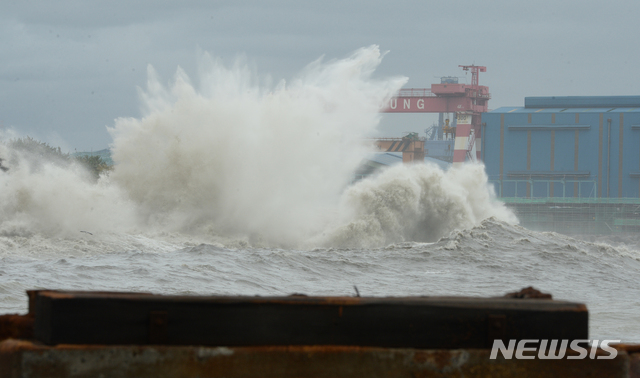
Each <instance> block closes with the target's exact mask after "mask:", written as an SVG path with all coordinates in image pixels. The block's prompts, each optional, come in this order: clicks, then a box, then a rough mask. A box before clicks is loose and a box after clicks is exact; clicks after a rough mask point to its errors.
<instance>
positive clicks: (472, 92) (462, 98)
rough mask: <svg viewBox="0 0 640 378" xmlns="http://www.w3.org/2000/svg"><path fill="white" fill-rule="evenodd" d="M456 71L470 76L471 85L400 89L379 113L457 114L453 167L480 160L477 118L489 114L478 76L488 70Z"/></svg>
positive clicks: (486, 94) (469, 68)
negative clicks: (468, 72)
mask: <svg viewBox="0 0 640 378" xmlns="http://www.w3.org/2000/svg"><path fill="white" fill-rule="evenodd" d="M459 67H461V68H462V69H463V70H464V71H470V72H471V85H469V84H452V83H441V84H431V89H430V90H429V89H417V88H409V89H401V90H400V91H399V92H398V94H397V96H395V97H392V98H391V99H390V100H389V103H388V104H387V106H386V107H385V108H383V110H382V112H384V113H456V121H457V125H456V128H455V130H453V131H452V132H453V133H455V147H454V152H453V162H454V164H456V163H462V162H464V161H466V160H467V159H469V160H477V159H480V154H481V151H480V138H481V137H482V136H481V128H480V115H481V113H484V112H487V111H488V102H489V99H490V98H491V94H489V87H486V86H483V85H479V75H480V72H487V67H484V66H476V65H471V66H463V65H461V66H459ZM423 153H424V152H423ZM403 160H404V158H403Z"/></svg>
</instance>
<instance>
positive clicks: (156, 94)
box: [0, 46, 640, 342]
mask: <svg viewBox="0 0 640 378" xmlns="http://www.w3.org/2000/svg"><path fill="white" fill-rule="evenodd" d="M381 59H382V54H381V53H380V52H379V51H378V49H377V47H375V46H373V47H370V48H365V49H361V50H358V51H357V52H355V53H354V54H353V55H352V56H350V57H348V58H347V59H343V60H338V61H332V62H329V63H323V62H322V61H318V62H314V63H312V64H311V65H309V66H308V67H307V68H306V69H305V70H303V72H302V73H301V74H300V75H299V77H297V78H296V79H295V80H293V81H292V82H290V83H285V82H280V83H278V84H275V85H270V84H265V83H263V81H265V80H261V79H259V78H256V77H255V74H253V73H252V72H251V70H248V69H247V68H246V67H245V66H244V65H242V64H241V63H238V64H237V65H236V66H234V67H233V68H230V69H228V68H225V67H224V66H222V65H221V64H220V63H219V62H218V61H216V60H215V59H212V58H210V57H208V56H206V55H205V56H203V57H202V62H201V66H202V67H201V71H202V72H201V78H200V79H201V80H200V82H199V84H198V85H196V84H192V83H191V81H190V79H189V78H188V77H186V75H185V74H184V73H183V72H182V71H180V70H178V73H177V74H176V78H175V80H174V82H173V84H172V85H170V86H169V87H165V86H163V85H161V84H160V82H159V80H158V79H157V78H156V77H155V74H154V73H153V70H152V69H150V74H149V83H148V85H147V89H146V90H145V91H141V97H142V104H143V108H144V116H143V117H141V118H140V119H133V118H131V119H119V120H116V122H115V125H114V126H113V128H111V132H112V135H113V137H114V143H113V145H112V146H111V148H112V151H113V159H114V162H115V164H116V165H115V168H114V170H113V171H112V172H111V173H110V174H109V175H106V176H104V177H101V178H100V179H99V180H98V182H95V181H94V180H92V179H91V177H90V175H89V174H87V173H86V172H84V171H83V170H82V169H81V168H80V167H78V166H74V165H72V164H69V163H62V162H55V161H48V160H46V161H43V159H42V157H41V156H39V155H38V154H34V153H33V152H29V151H23V150H20V151H17V150H14V149H12V148H10V146H9V145H7V144H0V157H2V158H3V159H4V160H5V161H4V162H3V164H5V165H6V166H8V167H9V170H8V171H6V172H3V171H0V188H1V189H0V312H2V313H10V312H24V311H26V307H27V300H26V296H25V290H28V289H38V288H48V289H73V290H113V291H145V292H153V293H159V294H203V295H207V294H211V295H213V294H215V295H220V294H229V295H287V294H291V293H304V294H308V295H353V294H354V289H353V286H354V285H357V287H358V289H359V291H360V293H361V294H362V295H365V296H389V295H392V296H410V295H466V296H498V295H503V294H504V293H506V292H510V291H516V290H519V289H521V288H523V287H526V286H534V287H536V288H538V289H540V290H542V291H544V292H549V293H552V294H553V295H554V297H555V298H557V299H568V300H572V301H580V302H584V303H586V304H587V306H588V308H589V311H590V322H591V335H590V336H591V338H594V339H622V340H626V341H636V342H637V341H640V300H638V298H640V292H639V291H640V290H639V289H638V285H637V283H636V280H637V277H639V276H640V275H639V274H640V262H639V258H640V252H639V249H638V247H637V243H635V241H634V239H633V238H631V237H629V238H626V239H625V238H624V237H622V238H621V237H616V239H602V238H595V237H592V238H591V241H580V240H575V239H572V238H569V237H567V236H563V235H559V234H555V233H539V232H533V231H529V230H526V229H524V228H522V227H520V226H518V225H517V223H518V221H517V218H516V217H515V216H514V214H512V213H511V212H510V211H509V210H508V209H506V208H505V207H504V205H503V204H501V203H500V202H498V201H496V200H495V198H494V196H493V193H492V191H491V190H490V188H489V187H488V185H487V177H486V175H485V173H484V169H483V167H482V166H481V165H475V164H469V165H465V166H462V167H459V168H455V169H450V170H449V171H447V172H443V171H442V170H440V169H439V168H437V167H435V166H428V165H414V166H395V167H391V168H389V169H387V170H385V171H383V172H381V173H380V174H379V175H377V176H375V177H371V178H368V179H366V180H362V181H360V182H357V183H355V184H351V183H350V182H351V179H352V172H354V171H355V169H356V168H357V166H358V165H359V164H360V163H361V161H362V159H363V158H365V157H366V156H367V154H368V153H370V151H371V148H370V146H367V145H365V144H363V142H362V141H363V140H366V137H368V136H370V135H371V133H372V132H373V131H375V128H376V126H377V123H378V120H379V117H380V115H379V113H378V110H379V108H380V106H381V104H382V103H383V102H384V101H385V100H386V99H388V98H389V96H391V95H392V94H393V93H394V91H396V90H397V89H398V88H400V87H401V86H402V85H403V84H404V82H405V80H404V79H402V78H391V79H373V78H372V74H373V72H374V70H375V68H376V67H377V65H378V64H380V62H381ZM608 242H611V243H613V244H615V247H614V246H611V245H609V244H607V243H608Z"/></svg>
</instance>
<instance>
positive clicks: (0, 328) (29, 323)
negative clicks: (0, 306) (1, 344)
mask: <svg viewBox="0 0 640 378" xmlns="http://www.w3.org/2000/svg"><path fill="white" fill-rule="evenodd" d="M33 322H34V319H33V316H30V315H19V314H8V315H0V340H4V339H9V338H13V339H31V338H33Z"/></svg>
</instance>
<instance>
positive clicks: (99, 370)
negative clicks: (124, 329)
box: [0, 340, 629, 378]
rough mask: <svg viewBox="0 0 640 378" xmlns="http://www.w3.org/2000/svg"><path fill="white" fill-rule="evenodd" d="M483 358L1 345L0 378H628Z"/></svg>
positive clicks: (595, 365) (301, 349)
mask: <svg viewBox="0 0 640 378" xmlns="http://www.w3.org/2000/svg"><path fill="white" fill-rule="evenodd" d="M489 353H490V351H489V350H478V349H459V350H417V349H384V348H371V347H348V346H279V347H274V346H270V347H193V346H189V347H177V346H174V347H170V346H146V347H143V346H86V345H85V346H72V345H60V346H57V347H46V346H41V345H40V346H39V345H35V344H32V343H30V342H25V341H16V340H6V341H4V342H2V343H0V378H18V377H21V378H31V377H68V378H84V377H86V378H89V377H91V378H94V377H105V378H107V377H118V378H128V377H136V378H144V377H154V378H163V377H172V378H173V377H184V378H189V377H212V378H213V377H227V378H235V377H264V378H269V377H278V378H288V377H368V378H375V377H412V378H415V377H425V378H426V377H440V378H445V377H494V378H500V377H519V378H528V377H564V378H570V377H610V378H616V377H621V378H622V377H624V378H627V377H628V376H629V355H628V354H627V353H626V352H625V351H621V352H620V353H619V354H618V356H617V357H616V358H615V359H612V360H598V359H593V360H591V359H585V360H567V359H562V360H539V359H534V360H516V359H511V360H505V359H503V358H498V359H495V360H491V359H489Z"/></svg>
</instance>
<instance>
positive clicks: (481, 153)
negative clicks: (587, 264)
mask: <svg viewBox="0 0 640 378" xmlns="http://www.w3.org/2000/svg"><path fill="white" fill-rule="evenodd" d="M460 67H461V68H462V69H463V70H465V71H467V72H471V84H462V83H459V82H458V79H457V78H456V77H442V78H441V81H440V83H439V84H432V85H431V88H430V89H426V88H420V89H417V88H409V89H401V90H400V91H399V92H398V93H397V95H396V96H395V97H393V98H391V100H390V101H389V103H388V104H387V105H386V106H385V107H384V108H383V109H382V110H381V111H382V112H385V113H439V114H440V117H439V121H438V123H436V124H434V125H433V126H432V127H430V128H428V129H426V130H425V134H426V136H425V137H421V136H418V135H417V134H416V133H412V134H410V135H407V136H405V137H403V138H395V139H394V138H391V139H380V140H379V141H378V142H377V145H378V148H379V149H380V150H381V152H385V153H386V154H387V155H390V154H394V153H396V154H397V153H402V161H403V162H405V163H413V162H417V161H420V162H423V161H425V160H428V161H431V162H434V161H437V162H439V163H442V164H447V165H453V166H456V165H459V164H462V163H465V162H474V161H482V162H483V163H484V165H485V168H486V173H487V175H488V177H489V182H490V184H491V185H492V186H493V188H494V189H495V194H496V196H497V197H498V199H500V200H501V201H503V202H505V203H506V204H507V206H509V207H510V208H511V209H513V210H514V211H515V212H516V213H517V215H518V218H519V219H520V222H521V224H522V225H523V226H525V227H527V228H529V229H533V230H538V231H556V232H561V233H570V234H605V233H616V232H639V231H640V96H567V97H559V96H556V97H526V98H525V100H524V106H523V107H503V108H499V109H496V110H491V111H489V110H488V101H489V100H490V99H491V95H490V93H489V88H488V87H487V86H483V85H480V84H479V74H480V73H481V72H486V67H484V66H475V65H471V66H460ZM383 158H385V159H386V160H385V159H383ZM397 158H398V159H399V156H398V157H397ZM398 159H396V160H398ZM373 160H376V161H373ZM387 160H389V157H388V156H382V157H377V158H373V159H372V162H371V164H370V166H371V167H373V170H375V169H377V165H376V164H378V165H388V164H389V163H388V161H387ZM361 173H362V176H366V175H369V174H371V172H370V171H363V172H361Z"/></svg>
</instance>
